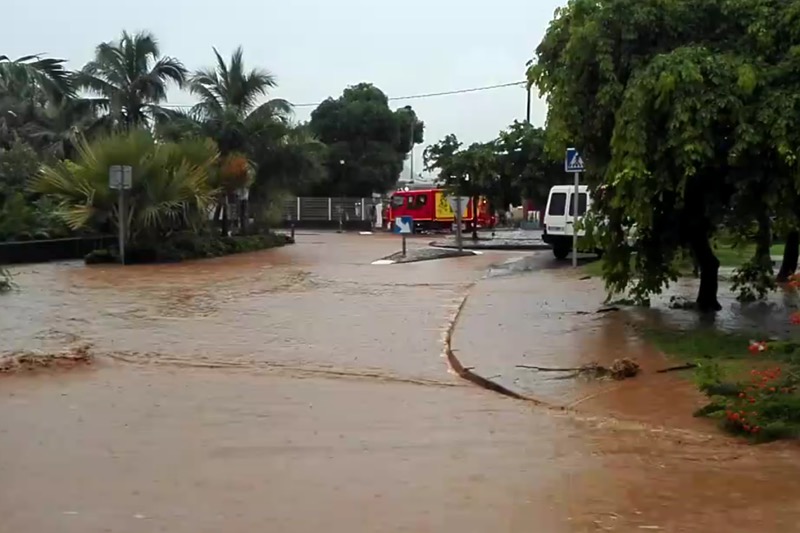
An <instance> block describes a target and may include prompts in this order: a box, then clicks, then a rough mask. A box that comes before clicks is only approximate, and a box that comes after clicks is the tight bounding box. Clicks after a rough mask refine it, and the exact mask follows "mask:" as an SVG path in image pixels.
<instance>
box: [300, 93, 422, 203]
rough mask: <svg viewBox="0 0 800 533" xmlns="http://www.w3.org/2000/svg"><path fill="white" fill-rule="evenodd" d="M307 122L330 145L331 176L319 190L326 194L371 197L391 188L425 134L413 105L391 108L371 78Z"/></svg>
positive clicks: (328, 103) (324, 105)
mask: <svg viewBox="0 0 800 533" xmlns="http://www.w3.org/2000/svg"><path fill="white" fill-rule="evenodd" d="M309 126H310V128H311V131H312V132H313V133H314V135H316V137H317V138H318V139H319V140H320V141H322V142H323V143H325V144H326V145H327V146H328V160H327V170H328V179H327V180H325V181H324V182H323V183H321V184H320V186H319V187H318V188H317V189H316V191H315V192H316V193H317V194H327V195H349V196H369V195H370V194H372V193H385V192H387V191H389V190H391V189H393V188H394V187H395V185H396V184H397V180H398V178H399V177H400V172H401V171H402V169H403V161H404V160H405V159H406V157H407V155H408V153H409V152H410V151H411V148H412V146H413V145H414V144H418V143H421V142H422V141H423V133H424V124H423V122H422V121H420V120H419V119H418V118H417V116H416V113H414V111H413V109H412V108H411V107H410V106H406V107H402V108H400V109H397V110H394V111H393V110H392V109H391V108H390V107H389V99H388V98H387V97H386V95H385V94H384V93H383V92H382V91H381V90H380V89H378V88H377V87H375V86H374V85H372V84H370V83H360V84H358V85H354V86H352V87H348V88H347V89H345V90H344V92H343V93H342V96H340V97H339V98H336V99H334V98H328V99H327V100H325V101H324V102H322V103H321V104H320V105H319V107H317V108H316V109H315V110H314V111H313V112H312V114H311V122H310V123H309Z"/></svg>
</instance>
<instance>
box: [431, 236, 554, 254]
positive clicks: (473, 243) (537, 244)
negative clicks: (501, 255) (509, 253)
mask: <svg viewBox="0 0 800 533" xmlns="http://www.w3.org/2000/svg"><path fill="white" fill-rule="evenodd" d="M429 244H430V246H432V247H434V248H447V249H458V242H456V239H455V238H452V237H448V238H446V239H438V240H435V241H432V242H430V243H429ZM461 247H462V248H463V249H464V250H531V251H535V250H549V249H550V245H548V244H545V243H544V242H543V241H542V240H541V239H484V238H480V239H478V240H474V239H469V238H465V239H463V241H462V246H461Z"/></svg>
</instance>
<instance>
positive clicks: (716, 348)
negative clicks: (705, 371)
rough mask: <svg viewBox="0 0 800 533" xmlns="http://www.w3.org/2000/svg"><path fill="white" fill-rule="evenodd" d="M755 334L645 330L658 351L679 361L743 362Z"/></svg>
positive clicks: (710, 330) (705, 330)
mask: <svg viewBox="0 0 800 533" xmlns="http://www.w3.org/2000/svg"><path fill="white" fill-rule="evenodd" d="M756 337H757V335H756V334H755V333H749V334H746V333H741V332H738V333H727V332H721V331H718V330H713V329H700V330H686V331H683V330H661V329H659V330H657V329H648V330H645V331H644V338H645V339H646V340H647V341H648V342H650V343H651V344H652V345H653V346H654V347H656V348H657V349H658V350H659V351H661V352H663V353H664V354H666V355H669V356H672V357H676V358H678V359H682V360H687V361H694V360H697V359H742V358H744V357H745V356H746V355H747V353H748V352H747V346H748V345H749V342H750V340H751V339H754V338H756Z"/></svg>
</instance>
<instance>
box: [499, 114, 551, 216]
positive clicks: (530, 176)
mask: <svg viewBox="0 0 800 533" xmlns="http://www.w3.org/2000/svg"><path fill="white" fill-rule="evenodd" d="M493 144H494V149H495V153H496V154H497V155H498V159H499V161H498V173H499V175H500V179H499V183H498V186H499V192H500V193H501V198H502V204H501V205H503V206H506V205H508V203H509V202H517V201H519V200H520V199H522V198H524V199H530V200H532V201H533V204H534V206H535V207H536V208H537V209H540V210H543V209H544V207H545V204H546V203H547V197H548V195H549V193H550V187H552V186H553V185H558V184H559V183H563V182H564V180H565V179H566V177H565V174H564V167H563V163H562V162H561V161H555V160H554V158H553V157H551V155H550V154H549V153H547V151H546V149H545V131H544V129H542V128H538V127H536V126H533V125H531V124H530V123H527V122H518V121H515V122H514V123H513V124H511V125H510V126H509V127H508V128H506V129H505V130H503V131H501V132H500V135H499V136H498V137H497V140H496V141H494V143H493Z"/></svg>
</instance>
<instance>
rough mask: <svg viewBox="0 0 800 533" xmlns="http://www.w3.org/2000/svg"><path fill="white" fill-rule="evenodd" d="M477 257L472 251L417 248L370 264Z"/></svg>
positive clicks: (396, 253)
mask: <svg viewBox="0 0 800 533" xmlns="http://www.w3.org/2000/svg"><path fill="white" fill-rule="evenodd" d="M474 255H479V254H478V253H477V252H474V251H472V250H464V251H461V252H459V251H458V250H450V249H444V248H417V249H414V250H408V251H407V252H406V254H405V255H403V252H395V253H393V254H392V255H388V256H386V257H384V258H383V259H379V260H378V261H375V262H374V263H372V264H373V265H376V264H377V265H395V264H400V263H418V262H420V261H433V260H435V259H447V258H450V257H467V256H474Z"/></svg>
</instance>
